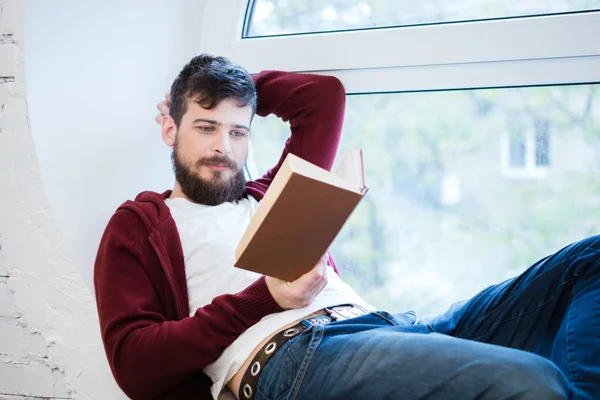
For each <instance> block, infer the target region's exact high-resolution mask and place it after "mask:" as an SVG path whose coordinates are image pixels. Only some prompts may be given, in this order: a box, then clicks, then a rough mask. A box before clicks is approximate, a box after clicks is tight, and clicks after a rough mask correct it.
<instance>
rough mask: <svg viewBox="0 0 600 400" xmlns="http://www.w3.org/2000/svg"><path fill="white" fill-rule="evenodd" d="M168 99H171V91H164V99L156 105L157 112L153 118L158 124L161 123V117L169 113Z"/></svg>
mask: <svg viewBox="0 0 600 400" xmlns="http://www.w3.org/2000/svg"><path fill="white" fill-rule="evenodd" d="M170 101H171V93H169V92H167V93H165V99H164V100H163V101H161V102H160V103H158V104H157V105H156V109H157V110H158V114H156V117H154V120H155V121H156V123H157V124H159V125H160V124H161V123H162V118H163V117H164V116H165V115H169V105H170V103H169V102H170Z"/></svg>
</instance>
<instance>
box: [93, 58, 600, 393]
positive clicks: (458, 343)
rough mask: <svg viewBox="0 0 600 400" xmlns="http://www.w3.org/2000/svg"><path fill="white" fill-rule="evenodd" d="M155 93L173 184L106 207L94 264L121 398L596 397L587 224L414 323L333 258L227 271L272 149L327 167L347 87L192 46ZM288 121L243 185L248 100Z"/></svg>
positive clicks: (592, 268)
mask: <svg viewBox="0 0 600 400" xmlns="http://www.w3.org/2000/svg"><path fill="white" fill-rule="evenodd" d="M167 100H168V101H165V102H163V103H161V104H159V110H160V111H161V115H160V116H159V118H158V120H159V121H160V123H161V126H162V138H163V141H164V142H165V143H166V144H167V145H168V146H171V147H173V166H174V171H175V178H176V180H175V186H174V188H173V190H172V191H166V192H165V193H162V194H158V193H153V192H144V193H141V194H140V195H138V196H137V198H136V199H135V201H127V202H125V203H124V204H123V205H122V206H121V207H119V209H118V210H117V211H116V212H115V214H114V215H113V217H112V218H111V220H110V222H109V223H108V226H107V228H106V231H105V233H104V236H103V238H102V241H101V244H100V247H99V250H98V256H97V259H96V264H95V271H94V274H95V289H96V294H97V303H98V312H99V316H100V325H101V330H102V338H103V341H104V346H105V349H106V354H107V357H108V360H109V364H110V366H111V369H112V372H113V374H114V376H115V378H116V381H117V383H118V384H119V385H120V387H121V388H122V389H123V390H124V392H125V393H126V394H127V395H128V396H130V397H131V398H134V399H192V398H193V399H199V398H202V399H204V398H210V397H211V391H212V397H214V398H216V397H217V396H219V395H220V394H225V393H233V394H235V396H236V397H238V398H240V399H244V400H249V399H254V398H256V399H283V398H286V399H563V398H573V399H599V398H600V361H599V360H600V345H599V339H598V338H600V279H599V278H598V275H599V274H600V237H592V238H589V239H586V240H584V241H582V242H579V243H576V244H573V245H571V246H568V247H566V248H565V249H563V250H560V251H559V252H557V253H556V254H554V255H552V256H549V257H546V258H544V259H542V260H540V261H539V262H538V263H536V264H535V265H534V266H532V267H531V268H530V269H528V270H527V271H526V272H525V273H523V274H522V275H520V276H519V277H516V278H514V279H511V280H508V281H506V282H503V283H501V284H499V285H496V286H492V287H490V288H487V289H485V290H484V291H482V292H481V293H480V294H478V295H477V296H475V297H474V298H473V299H471V300H469V301H467V302H462V303H459V304H455V305H454V306H452V307H451V308H450V309H449V310H448V311H447V312H446V313H445V314H443V315H441V316H439V317H437V318H434V319H433V320H431V321H427V322H416V317H415V315H414V314H413V313H411V312H408V313H403V314H395V315H392V314H388V313H386V312H383V311H376V310H374V309H373V308H372V307H371V306H370V305H369V304H367V303H366V302H365V301H364V300H362V299H361V298H360V296H358V295H357V294H356V293H355V292H354V291H353V290H352V289H351V288H350V287H349V286H348V285H346V284H345V283H343V282H342V280H341V278H340V277H339V273H338V270H337V268H336V267H335V263H334V262H333V259H332V258H331V256H330V255H329V254H326V255H324V256H323V258H322V259H321V260H320V261H319V263H318V264H317V265H316V266H315V267H314V269H313V270H311V271H310V272H308V273H307V274H305V275H304V276H302V277H300V278H299V279H298V280H296V281H294V282H284V281H281V280H278V279H275V278H272V277H265V276H260V275H258V274H255V273H252V272H248V271H244V270H240V269H237V268H233V267H232V265H233V261H234V249H235V247H236V245H237V242H238V241H239V240H240V238H241V235H242V234H243V232H244V230H245V228H246V226H247V225H248V222H249V221H250V218H251V217H252V215H253V213H254V212H255V210H256V207H257V204H258V201H260V200H261V198H262V197H263V195H264V193H265V192H266V190H267V189H268V187H269V184H270V183H271V181H272V180H273V178H274V176H275V174H276V173H277V171H278V169H279V167H280V166H281V164H282V162H283V160H284V158H285V156H286V155H287V154H288V153H294V154H296V155H298V156H300V157H302V158H304V159H306V160H308V161H310V162H312V163H314V164H316V165H319V166H321V167H323V168H326V169H329V168H331V166H332V164H333V161H334V157H335V153H336V151H337V147H338V143H339V137H340V134H341V127H342V121H343V113H344V106H345V92H344V89H343V87H342V85H341V84H340V82H339V81H338V80H337V79H335V78H331V77H325V76H317V75H308V74H293V73H285V72H279V71H264V72H262V73H261V74H260V75H259V76H257V77H255V78H252V77H250V76H249V75H248V74H247V72H246V71H245V70H244V69H243V68H241V67H239V66H237V65H235V64H233V63H231V62H230V61H228V60H227V59H224V58H220V57H211V56H208V55H201V56H198V57H195V58H193V59H192V60H191V61H190V62H189V63H188V64H187V65H186V66H185V67H184V68H183V70H182V71H181V72H180V74H179V75H178V77H177V78H176V79H175V81H174V83H173V85H172V87H171V91H170V98H168V99H167ZM255 113H256V114H258V115H260V116H266V115H268V114H275V115H277V116H278V117H280V118H282V119H283V120H285V121H290V127H291V137H290V139H289V140H288V141H287V142H286V145H285V149H284V151H283V154H282V157H281V159H280V161H279V163H278V164H277V165H276V166H275V167H274V168H273V169H271V170H269V171H268V172H267V174H265V175H264V176H263V177H261V178H260V179H258V180H256V181H253V182H245V178H244V173H243V167H244V165H245V162H246V157H247V153H248V141H249V136H250V126H251V121H252V118H253V116H254V114H255Z"/></svg>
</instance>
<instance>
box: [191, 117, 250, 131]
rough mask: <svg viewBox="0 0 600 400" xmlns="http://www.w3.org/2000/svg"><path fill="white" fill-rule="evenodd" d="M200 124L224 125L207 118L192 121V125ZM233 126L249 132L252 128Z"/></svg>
mask: <svg viewBox="0 0 600 400" xmlns="http://www.w3.org/2000/svg"><path fill="white" fill-rule="evenodd" d="M199 122H204V123H207V124H212V125H218V126H222V125H223V124H222V123H221V122H219V121H215V120H212V119H206V118H196V119H195V120H194V121H192V125H194V124H197V123H199ZM232 126H233V127H234V128H238V129H245V130H247V131H249V130H250V128H249V127H248V126H246V125H243V124H234V125H232Z"/></svg>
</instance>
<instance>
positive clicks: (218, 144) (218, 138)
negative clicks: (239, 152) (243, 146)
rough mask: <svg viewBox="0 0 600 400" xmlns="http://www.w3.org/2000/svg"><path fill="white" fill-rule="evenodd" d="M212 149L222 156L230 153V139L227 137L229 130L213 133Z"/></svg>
mask: <svg viewBox="0 0 600 400" xmlns="http://www.w3.org/2000/svg"><path fill="white" fill-rule="evenodd" d="M213 151H214V152H215V153H219V154H221V155H224V156H227V155H229V153H231V141H230V138H229V132H227V131H224V132H219V134H218V135H215V141H214V143H213Z"/></svg>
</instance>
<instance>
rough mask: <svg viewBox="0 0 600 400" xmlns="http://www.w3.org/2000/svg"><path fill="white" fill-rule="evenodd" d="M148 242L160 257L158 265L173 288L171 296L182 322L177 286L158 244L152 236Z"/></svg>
mask: <svg viewBox="0 0 600 400" xmlns="http://www.w3.org/2000/svg"><path fill="white" fill-rule="evenodd" d="M148 241H150V245H151V246H152V248H153V249H154V252H155V253H156V256H157V257H158V263H159V264H160V266H161V268H162V270H163V272H164V273H165V276H166V277H167V281H168V282H169V287H170V288H171V295H172V296H173V300H174V301H175V308H176V309H177V310H176V312H177V319H178V320H181V313H180V311H179V300H178V299H177V295H176V294H175V284H174V283H173V280H172V279H171V275H169V273H168V272H167V267H166V262H165V260H164V257H163V254H162V252H161V251H160V249H159V248H157V247H158V246H157V244H156V242H155V241H154V240H153V239H152V236H148Z"/></svg>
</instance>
